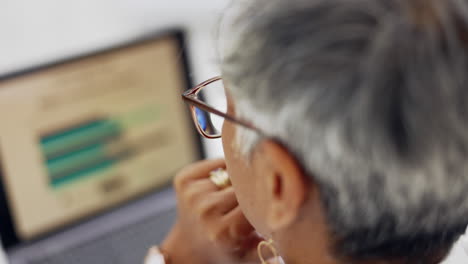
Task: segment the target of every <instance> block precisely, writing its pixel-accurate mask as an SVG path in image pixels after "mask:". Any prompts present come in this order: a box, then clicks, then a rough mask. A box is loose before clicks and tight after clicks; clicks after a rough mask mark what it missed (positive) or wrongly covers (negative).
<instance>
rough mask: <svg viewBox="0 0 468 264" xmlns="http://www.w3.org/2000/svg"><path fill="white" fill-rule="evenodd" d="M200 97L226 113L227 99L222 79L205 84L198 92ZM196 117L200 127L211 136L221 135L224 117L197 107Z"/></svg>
mask: <svg viewBox="0 0 468 264" xmlns="http://www.w3.org/2000/svg"><path fill="white" fill-rule="evenodd" d="M198 99H199V100H201V101H203V102H205V103H206V104H207V105H209V106H211V107H212V108H214V109H216V110H218V111H220V112H221V113H226V110H227V101H226V94H225V93H224V87H223V82H222V81H221V80H219V81H216V82H213V83H211V84H209V85H207V86H205V87H204V88H203V89H201V91H200V92H199V93H198ZM195 117H196V121H197V125H198V127H199V128H200V129H201V130H202V131H203V132H204V133H205V134H206V135H208V136H210V137H218V136H221V130H222V127H223V122H224V118H223V117H221V116H219V115H216V114H214V113H211V112H208V111H205V110H202V109H200V108H197V107H195Z"/></svg>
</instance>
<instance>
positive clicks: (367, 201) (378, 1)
mask: <svg viewBox="0 0 468 264" xmlns="http://www.w3.org/2000/svg"><path fill="white" fill-rule="evenodd" d="M236 2H237V4H236V6H237V7H238V8H237V9H236V10H237V11H235V12H234V11H233V12H234V13H235V15H233V17H232V19H229V22H228V23H226V25H227V30H226V31H227V32H229V33H228V34H226V35H221V39H222V43H221V46H222V47H221V48H222V53H223V54H222V71H223V78H224V80H225V82H227V83H228V87H229V89H230V92H231V93H232V96H233V98H234V101H235V103H236V109H237V115H238V116H239V117H241V118H244V119H246V120H247V121H251V122H252V123H254V124H255V125H256V126H258V127H260V128H262V129H263V130H264V131H269V133H270V136H271V137H274V138H277V139H279V140H280V141H281V142H282V143H283V144H284V145H285V146H287V147H288V148H289V150H290V151H291V152H292V153H293V154H295V156H296V158H297V159H298V160H299V161H300V162H301V164H302V165H303V166H304V168H305V170H306V171H307V173H308V174H309V175H310V177H312V178H313V179H314V180H315V182H317V183H318V184H319V187H320V190H321V198H322V201H323V203H324V205H325V208H326V211H327V212H326V213H327V217H328V223H329V225H330V228H331V232H332V233H333V234H334V237H335V238H336V243H334V245H333V246H334V249H335V251H336V253H337V254H339V256H343V257H346V258H351V259H374V258H403V259H411V261H414V262H411V263H430V262H429V260H425V259H424V258H423V257H424V256H427V257H431V258H432V257H434V254H436V253H435V252H438V253H440V252H445V253H440V254H442V255H444V254H446V251H447V250H448V249H450V247H451V245H452V244H453V242H454V241H455V240H456V239H457V238H458V236H459V235H460V234H461V233H463V231H464V229H465V227H466V225H467V224H468V195H467V190H468V175H467V173H468V162H467V160H468V105H467V99H468V97H467V95H468V87H467V85H468V1H466V0H445V1H437V0H401V1H398V0H254V1H252V0H250V1H239V0H238V1H236ZM238 134H239V137H240V140H241V142H242V148H243V151H244V153H249V152H250V151H251V150H252V149H253V148H254V146H255V143H256V142H258V140H259V136H258V135H257V134H255V133H254V132H251V131H247V130H244V129H242V128H239V131H238ZM441 250H442V251H441ZM429 259H430V258H429ZM416 260H417V261H416ZM425 261H427V262H425Z"/></svg>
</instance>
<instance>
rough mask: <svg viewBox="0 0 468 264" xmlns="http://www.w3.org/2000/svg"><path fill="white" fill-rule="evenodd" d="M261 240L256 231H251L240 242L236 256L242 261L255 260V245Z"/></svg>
mask: <svg viewBox="0 0 468 264" xmlns="http://www.w3.org/2000/svg"><path fill="white" fill-rule="evenodd" d="M261 241H263V239H262V238H261V237H260V236H259V235H258V234H257V232H255V231H254V232H252V233H251V234H250V235H249V236H248V237H247V239H246V240H245V241H244V242H242V243H241V244H240V247H239V249H238V250H237V252H236V253H237V256H238V257H239V258H240V259H242V260H243V261H257V260H258V252H257V247H258V244H259V243H260V242H261ZM268 256H269V257H270V256H272V255H271V254H269V255H268Z"/></svg>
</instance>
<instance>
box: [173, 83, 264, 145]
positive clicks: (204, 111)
mask: <svg viewBox="0 0 468 264" xmlns="http://www.w3.org/2000/svg"><path fill="white" fill-rule="evenodd" d="M211 96H214V97H215V98H214V99H216V100H213V101H215V102H216V104H215V105H213V106H210V105H208V104H207V103H205V102H204V100H205V99H206V98H208V97H211ZM182 98H183V99H184V100H185V101H186V102H187V103H188V104H189V105H190V110H191V112H192V118H193V121H194V123H195V127H196V128H197V130H198V132H199V133H200V134H201V135H202V136H204V137H206V138H209V139H214V138H220V137H221V131H222V126H223V123H224V120H228V121H231V122H233V123H235V124H238V125H241V126H243V127H245V128H248V129H252V130H254V131H256V132H258V133H260V134H263V133H262V132H261V131H260V130H259V129H257V128H256V127H254V126H252V125H251V124H249V123H248V122H245V121H242V120H239V119H237V118H235V117H233V116H231V115H228V114H227V98H226V94H225V90H224V85H223V80H222V78H221V77H215V78H211V79H209V80H207V81H205V82H202V83H201V84H199V85H197V86H195V87H194V88H192V89H190V90H187V91H186V92H184V93H183V94H182Z"/></svg>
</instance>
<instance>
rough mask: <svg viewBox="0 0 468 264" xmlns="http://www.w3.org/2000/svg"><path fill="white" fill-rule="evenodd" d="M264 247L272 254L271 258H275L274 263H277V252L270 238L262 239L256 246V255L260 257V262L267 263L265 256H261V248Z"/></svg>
mask: <svg viewBox="0 0 468 264" xmlns="http://www.w3.org/2000/svg"><path fill="white" fill-rule="evenodd" d="M265 247H266V248H268V249H269V250H270V251H271V253H272V254H273V258H274V259H275V263H276V264H278V252H277V251H276V248H275V246H273V240H272V239H268V241H262V242H260V243H259V244H258V246H257V253H258V257H259V258H260V261H261V262H262V264H268V263H267V262H266V260H265V258H264V257H263V253H262V251H263V248H265Z"/></svg>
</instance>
